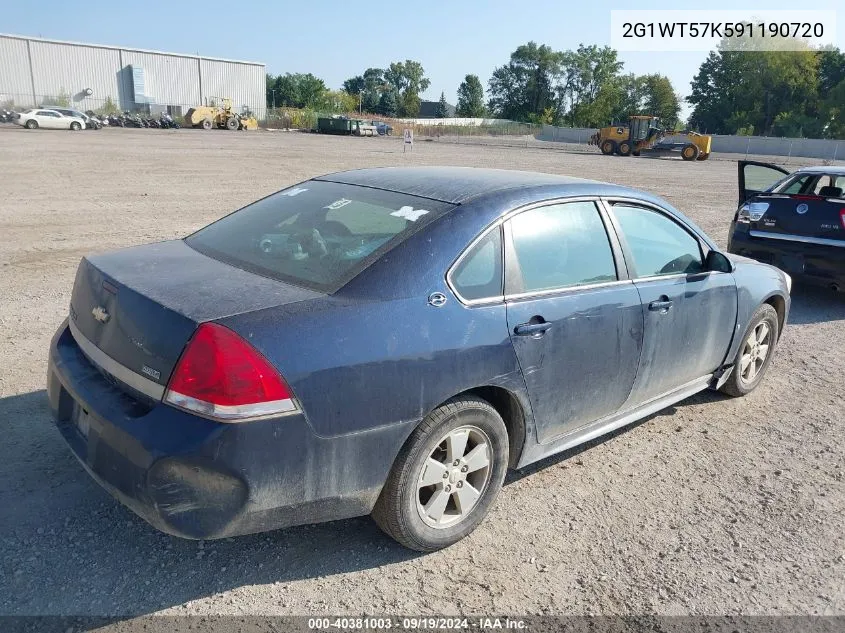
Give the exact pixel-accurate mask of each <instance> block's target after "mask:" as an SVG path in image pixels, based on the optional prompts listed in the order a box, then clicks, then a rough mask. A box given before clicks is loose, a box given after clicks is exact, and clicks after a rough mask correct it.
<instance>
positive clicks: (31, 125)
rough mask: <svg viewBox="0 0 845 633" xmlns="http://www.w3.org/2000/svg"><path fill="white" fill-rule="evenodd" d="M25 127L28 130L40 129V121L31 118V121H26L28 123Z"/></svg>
mask: <svg viewBox="0 0 845 633" xmlns="http://www.w3.org/2000/svg"><path fill="white" fill-rule="evenodd" d="M24 127H25V128H26V129H27V130H37V129H38V121H36V120H35V119H30V120H29V121H27V122H26V125H25V126H24Z"/></svg>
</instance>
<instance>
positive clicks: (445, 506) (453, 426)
mask: <svg viewBox="0 0 845 633" xmlns="http://www.w3.org/2000/svg"><path fill="white" fill-rule="evenodd" d="M508 454H509V449H508V433H507V429H506V428H505V423H504V422H503V421H502V418H501V416H500V415H499V414H498V413H497V412H496V410H495V409H494V408H493V407H492V405H490V403H489V402H487V401H486V400H482V399H480V398H474V397H461V398H455V399H453V400H449V401H447V402H446V403H445V404H443V405H441V406H440V407H438V408H437V409H435V410H434V411H433V412H432V413H431V414H430V415H429V416H428V417H426V419H425V420H423V422H422V424H420V425H419V426H418V427H417V428H416V429H415V430H414V432H413V433H412V434H411V437H410V438H409V439H408V441H407V442H406V443H405V445H404V446H403V447H402V450H401V451H400V453H399V456H398V457H397V458H396V462H395V463H394V465H393V469H392V470H391V472H390V475H389V476H388V478H387V482H385V485H384V488H382V491H381V495H380V496H379V498H378V501H377V502H376V505H375V508H373V515H372V516H373V519H374V520H375V522H376V523H377V524H378V526H379V527H380V528H381V529H382V530H383V531H384V532H385V533H387V534H388V535H389V536H391V537H393V538H394V539H395V540H396V541H398V542H399V543H401V544H402V545H404V546H405V547H407V548H409V549H413V550H417V551H420V552H433V551H435V550H438V549H442V548H444V547H448V546H449V545H452V544H453V543H456V542H457V541H459V540H461V539H462V538H464V537H465V536H467V535H468V534H470V533H471V532H472V531H473V530H474V529H475V528H476V527H478V524H479V523H481V521H482V519H483V518H484V516H485V515H486V514H487V511H488V510H489V509H490V506H491V505H492V504H493V502H494V500H495V499H496V495H497V494H498V493H499V490H500V489H501V487H502V482H503V481H504V478H505V472H506V470H507V464H508Z"/></svg>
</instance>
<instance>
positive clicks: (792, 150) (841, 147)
mask: <svg viewBox="0 0 845 633" xmlns="http://www.w3.org/2000/svg"><path fill="white" fill-rule="evenodd" d="M596 132H597V130H596V129H595V128H570V127H556V126H554V125H544V126H543V130H542V131H541V132H540V134H538V135H537V139H538V140H541V141H557V142H563V143H586V142H587V141H588V140H589V138H590V136H591V135H593V134H595V133H596ZM676 140H678V141H681V140H683V139H682V138H677V139H676ZM712 151H713V152H715V153H724V154H756V155H769V156H803V157H805V158H821V159H826V160H834V161H836V160H838V161H845V141H837V140H828V139H819V138H774V137H768V136H729V135H721V134H717V135H714V136H713V146H712Z"/></svg>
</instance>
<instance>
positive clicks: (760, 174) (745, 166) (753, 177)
mask: <svg viewBox="0 0 845 633" xmlns="http://www.w3.org/2000/svg"><path fill="white" fill-rule="evenodd" d="M737 168H738V172H739V174H738V175H739V204H742V203H743V202H745V201H746V200H748V199H749V198H753V197H754V196H756V195H758V194H760V193H762V192H763V191H766V190H768V189H769V187H771V186H772V185H773V184H775V183H776V182H777V181H779V180H781V179H782V178H783V177H784V176H788V175H789V172H788V171H787V170H785V169H783V168H782V167H778V166H777V165H774V164H772V163H759V162H757V161H754V160H741V161H739V162H738V163H737Z"/></svg>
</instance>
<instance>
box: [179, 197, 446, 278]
mask: <svg viewBox="0 0 845 633" xmlns="http://www.w3.org/2000/svg"><path fill="white" fill-rule="evenodd" d="M453 207H454V205H452V204H447V203H444V202H437V201H434V200H428V199H426V198H417V197H415V196H408V195H404V194H400V193H395V192H391V191H381V190H378V189H372V188H368V187H358V186H355V185H345V184H338V183H331V182H321V181H309V182H306V183H303V184H301V185H298V186H296V187H292V188H290V189H286V190H284V191H280V192H278V193H275V194H273V195H271V196H268V197H267V198H264V199H263V200H259V201H258V202H255V203H253V204H251V205H249V206H247V207H244V208H243V209H241V210H239V211H236V212H234V213H232V214H230V215H228V216H226V217H224V218H222V219H221V220H218V221H217V222H214V223H213V224H210V225H209V226H207V227H205V228H203V229H200V230H199V231H197V232H196V233H194V234H193V235H190V236H188V237H187V238H185V241H186V243H187V244H188V245H189V246H191V247H192V248H194V249H196V250H198V251H200V252H201V253H204V254H205V255H208V256H209V257H214V258H215V259H219V260H221V261H224V262H226V263H228V264H231V265H233V266H236V267H238V268H243V269H244V270H249V271H251V272H255V273H257V274H260V275H264V276H266V277H271V278H274V279H279V280H280V281H286V282H289V283H292V284H295V285H299V286H304V287H306V288H312V289H314V290H319V291H322V292H329V293H331V292H335V291H336V290H338V289H339V288H340V287H342V286H343V285H344V284H346V283H347V282H348V281H349V280H350V279H352V278H353V277H354V276H355V275H357V274H359V273H360V272H361V271H362V270H364V269H365V268H366V267H367V266H369V265H370V264H372V263H373V262H374V261H376V260H377V259H378V258H379V257H380V256H381V255H383V254H384V253H386V252H387V251H388V250H390V249H391V248H393V247H395V246H396V245H397V244H399V243H401V242H402V241H403V240H405V239H407V237H408V236H410V235H411V234H413V233H414V232H415V231H417V230H419V229H420V228H422V227H423V226H425V225H426V224H427V223H429V222H431V221H432V220H434V219H435V218H437V217H438V216H440V215H442V214H443V213H445V212H446V211H448V210H449V209H451V208H453Z"/></svg>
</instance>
